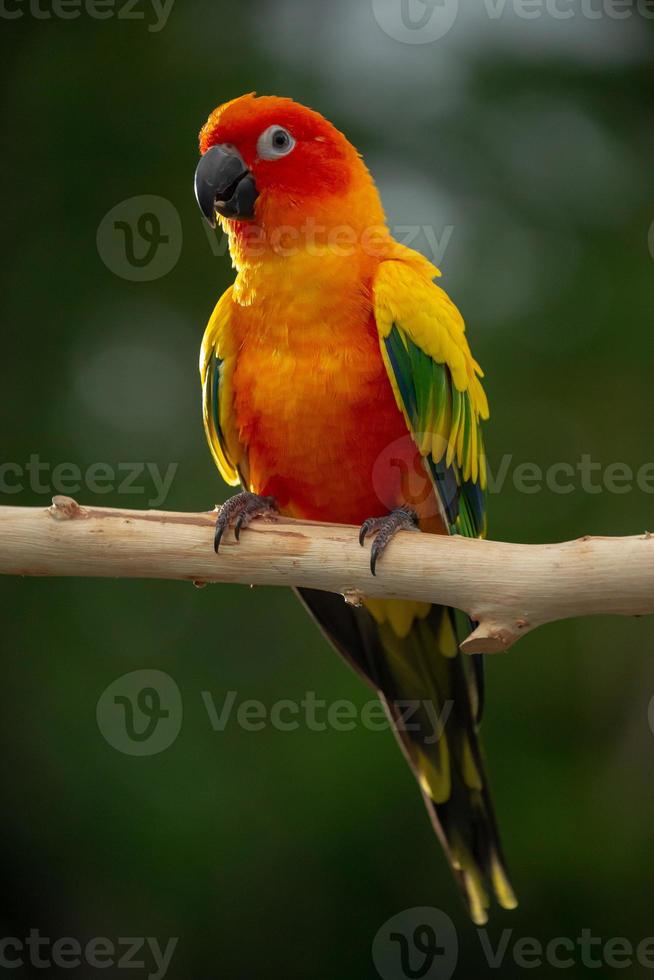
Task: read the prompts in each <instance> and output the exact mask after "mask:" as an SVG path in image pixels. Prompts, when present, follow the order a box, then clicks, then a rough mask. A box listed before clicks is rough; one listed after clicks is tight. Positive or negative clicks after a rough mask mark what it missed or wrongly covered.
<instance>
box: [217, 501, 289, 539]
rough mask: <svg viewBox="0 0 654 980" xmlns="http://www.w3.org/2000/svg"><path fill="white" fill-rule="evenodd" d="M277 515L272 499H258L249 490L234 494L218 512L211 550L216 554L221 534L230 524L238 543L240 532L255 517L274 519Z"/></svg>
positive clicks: (275, 505)
mask: <svg viewBox="0 0 654 980" xmlns="http://www.w3.org/2000/svg"><path fill="white" fill-rule="evenodd" d="M278 513H279V511H278V509H277V504H276V502H275V498H274V497H260V496H259V494H258V493H250V492H249V490H244V491H243V492H242V493H237V494H235V496H233V497H230V498H229V500H226V501H225V503H224V504H222V505H221V507H220V508H219V510H218V518H217V520H216V534H215V536H214V539H213V550H214V551H215V552H216V554H218V549H219V548H220V542H221V540H222V537H223V534H224V533H225V531H226V530H227V528H228V527H229V526H230V524H233V525H234V537H235V538H236V540H237V541H238V540H239V538H240V536H241V530H242V529H243V528H244V527H247V526H248V524H249V523H250V521H252V520H253V519H254V518H255V517H276V516H277V514H278Z"/></svg>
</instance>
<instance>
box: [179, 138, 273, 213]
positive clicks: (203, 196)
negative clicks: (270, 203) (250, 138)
mask: <svg viewBox="0 0 654 980" xmlns="http://www.w3.org/2000/svg"><path fill="white" fill-rule="evenodd" d="M258 194H259V192H258V191H257V187H256V184H255V182H254V177H253V176H252V173H251V171H250V170H248V168H247V166H246V165H245V161H244V160H243V157H242V156H241V154H240V153H239V152H238V150H237V149H236V148H235V147H233V146H229V145H228V144H226V143H225V144H223V143H219V144H218V145H217V146H211V147H209V149H208V150H207V152H206V153H205V154H204V156H202V157H201V159H200V162H199V163H198V166H197V170H196V171H195V197H196V199H197V202H198V204H199V205H200V211H202V214H203V215H204V216H205V218H206V219H207V221H208V222H209V224H210V225H211V227H212V228H215V227H216V212H218V214H221V215H222V216H223V217H224V218H236V219H240V220H242V221H249V220H251V219H252V218H254V202H255V201H256V199H257V197H258Z"/></svg>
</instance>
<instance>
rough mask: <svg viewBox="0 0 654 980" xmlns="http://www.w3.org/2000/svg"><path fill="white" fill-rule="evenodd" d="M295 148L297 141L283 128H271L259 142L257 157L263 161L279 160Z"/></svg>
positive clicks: (263, 134) (265, 131) (262, 135)
mask: <svg viewBox="0 0 654 980" xmlns="http://www.w3.org/2000/svg"><path fill="white" fill-rule="evenodd" d="M294 147H295V140H294V139H293V137H292V136H291V134H290V133H289V131H288V130H287V129H284V127H283V126H276V125H275V126H269V127H268V129H266V130H264V132H263V133H262V134H261V136H260V137H259V139H258V140H257V156H259V157H260V159H262V160H279V159H280V158H281V157H285V156H287V155H288V154H289V153H290V152H291V150H293V149H294Z"/></svg>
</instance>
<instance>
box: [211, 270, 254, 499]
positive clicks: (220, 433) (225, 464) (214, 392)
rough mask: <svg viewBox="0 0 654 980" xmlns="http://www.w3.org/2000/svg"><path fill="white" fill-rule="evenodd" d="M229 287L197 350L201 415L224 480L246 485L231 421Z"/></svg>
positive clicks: (232, 358) (233, 357) (241, 448)
mask: <svg viewBox="0 0 654 980" xmlns="http://www.w3.org/2000/svg"><path fill="white" fill-rule="evenodd" d="M231 312H232V287H231V286H230V288H229V289H228V290H226V292H224V293H223V295H222V296H221V297H220V299H219V300H218V303H217V304H216V308H215V309H214V311H213V313H212V314H211V319H210V320H209V323H208V324H207V329H206V330H205V332H204V337H203V340H202V348H201V350H200V378H201V381H202V419H203V421H204V431H205V433H206V436H207V440H208V442H209V448H210V449H211V453H212V455H213V458H214V460H215V462H216V466H217V467H218V470H219V472H220V475H221V476H222V478H223V480H224V481H225V483H227V484H229V486H230V487H235V486H237V485H238V484H239V483H241V482H242V483H243V485H244V486H245V485H247V480H246V479H245V471H246V469H247V455H246V451H245V448H244V446H243V445H242V444H241V442H240V440H239V438H238V433H237V432H236V429H235V426H234V424H233V421H232V419H233V412H232V400H233V392H232V383H231V381H232V373H233V370H234V365H235V362H236V353H237V348H236V344H235V342H234V338H233V336H232V331H231V327H230V318H231Z"/></svg>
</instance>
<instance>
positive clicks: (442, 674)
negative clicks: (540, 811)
mask: <svg viewBox="0 0 654 980" xmlns="http://www.w3.org/2000/svg"><path fill="white" fill-rule="evenodd" d="M298 591H299V594H300V597H301V599H302V600H303V602H304V603H305V605H306V606H307V607H308V609H309V611H310V612H311V613H312V615H313V616H314V618H315V619H316V620H317V621H318V623H319V624H320V626H321V627H322V629H323V631H324V632H325V633H326V635H327V637H328V638H329V639H330V640H331V642H332V643H333V645H334V646H335V647H336V648H337V650H338V651H339V652H340V653H341V654H342V656H343V657H344V658H345V659H346V660H347V661H348V663H349V664H350V665H351V666H352V667H354V669H355V670H356V671H357V672H358V673H359V674H360V675H361V676H362V677H363V678H364V680H365V681H366V682H367V683H368V684H369V685H370V686H371V687H372V688H374V690H375V691H376V692H377V693H378V694H379V696H380V698H381V700H382V701H383V703H384V705H385V706H386V710H387V711H388V713H389V716H390V717H391V720H392V722H393V727H394V731H395V734H396V736H397V738H398V741H399V743H400V746H401V748H402V750H403V752H404V755H405V757H406V759H407V762H408V763H409V765H410V766H411V769H412V770H413V772H414V774H415V776H416V779H417V780H418V783H419V786H420V789H421V791H422V795H423V798H424V800H425V804H426V806H427V810H428V811H429V815H430V817H431V821H432V824H433V826H434V829H435V831H436V834H437V836H438V838H439V840H440V841H441V844H442V846H443V848H444V850H445V854H446V856H447V858H448V860H449V862H450V865H451V867H452V869H453V872H454V875H455V877H456V879H457V881H458V883H459V885H460V886H461V889H462V892H463V895H464V897H465V900H466V903H467V906H468V909H469V912H470V915H471V917H472V919H473V921H474V922H475V923H477V924H478V925H482V924H483V923H485V922H486V921H487V918H488V916H487V909H488V907H489V904H490V899H489V896H490V895H491V894H494V895H495V898H496V899H497V901H498V903H499V904H500V905H501V906H502V907H503V908H507V909H510V908H514V907H515V906H516V904H517V903H516V899H515V896H514V893H513V889H512V888H511V885H510V883H509V880H508V876H507V873H506V869H505V862H504V857H503V854H502V848H501V844H500V840H499V834H498V830H497V824H496V820H495V814H494V812H493V806H492V803H491V799H490V794H489V790H488V780H487V776H486V771H485V766H484V761H483V758H482V754H481V749H480V746H479V740H478V724H477V719H478V717H479V714H480V707H481V704H480V690H479V686H478V670H477V669H476V668H475V666H474V664H473V663H472V662H471V661H469V660H468V659H467V658H465V657H464V656H463V655H462V654H460V653H459V652H458V645H457V640H456V626H455V621H454V614H453V612H452V610H449V609H444V608H442V607H437V606H432V607H431V608H430V609H428V610H426V614H424V613H422V614H420V615H416V616H415V617H413V619H412V620H411V617H409V622H410V625H409V626H408V627H407V628H406V630H405V629H404V628H402V629H400V630H399V632H398V630H397V626H395V628H394V625H393V623H392V620H393V618H394V617H389V618H388V619H387V620H383V617H382V616H381V615H380V614H379V612H378V611H377V610H376V609H375V610H374V611H375V616H373V615H372V614H371V612H370V611H368V610H367V609H365V608H359V609H357V608H353V607H352V606H348V605H347V604H346V603H345V602H344V601H343V599H342V598H341V597H340V596H335V595H331V594H329V593H324V592H316V591H313V590H309V589H302V590H298ZM396 618H397V617H396ZM402 618H403V617H400V619H402Z"/></svg>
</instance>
